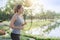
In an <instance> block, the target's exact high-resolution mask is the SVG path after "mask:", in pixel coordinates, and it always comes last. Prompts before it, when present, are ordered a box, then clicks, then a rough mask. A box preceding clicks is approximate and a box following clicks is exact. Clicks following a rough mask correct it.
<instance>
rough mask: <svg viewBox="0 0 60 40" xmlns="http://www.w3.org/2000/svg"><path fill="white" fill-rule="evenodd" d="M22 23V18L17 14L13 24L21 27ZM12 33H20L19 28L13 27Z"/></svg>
mask: <svg viewBox="0 0 60 40" xmlns="http://www.w3.org/2000/svg"><path fill="white" fill-rule="evenodd" d="M23 23H24V19H23V18H22V17H19V16H17V19H16V21H15V22H14V26H15V27H22V26H21V25H22V24H23ZM12 33H14V34H20V30H19V29H13V30H12Z"/></svg>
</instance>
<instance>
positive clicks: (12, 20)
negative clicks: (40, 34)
mask: <svg viewBox="0 0 60 40" xmlns="http://www.w3.org/2000/svg"><path fill="white" fill-rule="evenodd" d="M16 18H17V17H16V15H14V16H13V17H12V19H11V22H10V28H12V29H19V30H20V29H23V26H22V27H15V26H14V22H15V21H16Z"/></svg>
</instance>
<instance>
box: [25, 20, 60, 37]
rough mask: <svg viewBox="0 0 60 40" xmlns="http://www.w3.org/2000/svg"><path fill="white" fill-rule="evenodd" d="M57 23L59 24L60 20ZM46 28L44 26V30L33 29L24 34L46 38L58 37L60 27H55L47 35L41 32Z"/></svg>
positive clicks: (59, 35)
mask: <svg viewBox="0 0 60 40" xmlns="http://www.w3.org/2000/svg"><path fill="white" fill-rule="evenodd" d="M57 22H58V23H60V19H59V20H57ZM55 23H56V22H53V23H52V24H51V25H54V24H55ZM47 27H48V25H47V26H45V28H44V29H41V28H39V27H38V28H34V29H32V30H29V31H26V33H29V34H33V35H43V36H48V37H60V25H59V27H56V28H55V29H53V30H51V31H50V32H49V34H47V33H44V32H43V30H45V29H46V28H47Z"/></svg>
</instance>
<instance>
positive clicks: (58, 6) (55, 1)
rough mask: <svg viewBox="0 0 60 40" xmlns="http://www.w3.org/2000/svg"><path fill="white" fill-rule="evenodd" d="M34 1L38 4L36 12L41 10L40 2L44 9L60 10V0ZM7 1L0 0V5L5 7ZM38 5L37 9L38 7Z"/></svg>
mask: <svg viewBox="0 0 60 40" xmlns="http://www.w3.org/2000/svg"><path fill="white" fill-rule="evenodd" d="M32 1H33V3H34V4H35V5H36V4H37V5H36V6H34V7H35V12H36V11H37V12H39V9H40V8H39V7H38V4H40V5H41V4H42V5H43V7H44V10H51V11H56V12H60V0H32ZM6 3H7V0H0V7H4V6H5V5H6ZM36 7H37V9H36Z"/></svg>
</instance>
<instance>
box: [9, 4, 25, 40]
mask: <svg viewBox="0 0 60 40" xmlns="http://www.w3.org/2000/svg"><path fill="white" fill-rule="evenodd" d="M14 13H15V14H14V15H13V17H12V19H11V22H10V28H12V29H13V30H12V32H11V39H12V40H20V38H19V35H20V30H22V29H23V28H24V27H23V26H24V25H25V23H24V19H23V16H22V13H23V7H22V5H17V6H16V7H15V9H14Z"/></svg>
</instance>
